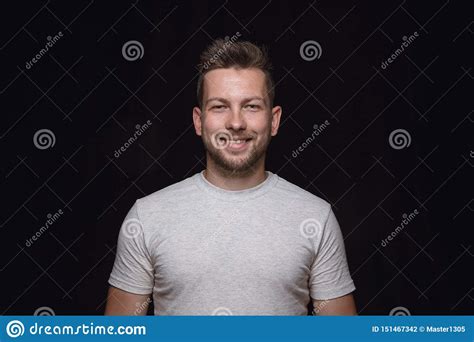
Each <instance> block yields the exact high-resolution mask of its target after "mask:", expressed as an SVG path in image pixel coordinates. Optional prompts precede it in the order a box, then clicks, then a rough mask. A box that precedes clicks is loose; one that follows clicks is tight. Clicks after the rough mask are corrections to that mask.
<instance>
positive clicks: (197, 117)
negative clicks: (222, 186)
mask: <svg viewBox="0 0 474 342" xmlns="http://www.w3.org/2000/svg"><path fill="white" fill-rule="evenodd" d="M202 101H203V102H202V103H203V104H202V109H200V108H198V107H195V108H194V110H193V120H194V125H195V129H196V134H198V135H200V136H202V140H203V143H204V147H205V149H206V151H207V153H208V156H209V157H210V158H211V161H212V162H213V163H215V164H216V165H217V166H218V167H220V168H221V169H222V170H223V171H225V172H227V173H230V174H233V175H244V174H248V173H251V171H252V170H253V169H254V168H255V167H256V166H257V165H258V163H259V162H261V161H262V159H264V158H265V153H266V150H267V147H268V144H269V143H270V140H271V137H272V136H274V135H276V134H277V131H278V125H279V122H280V116H281V108H280V107H274V108H270V103H269V98H268V95H267V89H266V84H265V74H264V72H263V71H261V70H260V69H255V68H250V69H235V68H229V69H215V70H211V71H209V72H208V73H206V75H205V76H204V83H203V99H202Z"/></svg>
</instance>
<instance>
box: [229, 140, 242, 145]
mask: <svg viewBox="0 0 474 342" xmlns="http://www.w3.org/2000/svg"><path fill="white" fill-rule="evenodd" d="M230 142H231V143H232V144H241V143H243V142H245V140H231V141H230Z"/></svg>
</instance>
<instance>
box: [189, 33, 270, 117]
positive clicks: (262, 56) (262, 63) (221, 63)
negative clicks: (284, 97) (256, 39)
mask: <svg viewBox="0 0 474 342" xmlns="http://www.w3.org/2000/svg"><path fill="white" fill-rule="evenodd" d="M237 36H240V33H239V32H237ZM235 40H237V38H236V35H234V36H232V37H231V38H230V39H229V38H227V37H226V39H216V40H214V41H213V42H212V43H211V44H210V45H209V46H208V47H207V48H206V49H205V50H204V51H203V52H202V53H201V57H200V63H199V65H198V69H199V74H200V75H199V79H198V83H197V100H198V103H199V106H200V107H201V108H202V105H203V103H202V97H203V83H204V75H205V74H206V73H207V72H209V71H211V70H214V69H222V68H232V67H234V68H240V69H247V68H257V69H260V70H262V71H263V72H264V74H265V84H266V86H267V93H268V98H269V100H270V101H269V104H270V106H273V99H274V98H275V90H274V83H273V78H272V75H271V70H272V65H271V63H270V60H269V58H268V53H267V50H266V48H265V47H259V46H257V45H255V44H253V43H251V42H248V41H242V42H236V41H235Z"/></svg>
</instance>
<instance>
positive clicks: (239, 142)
mask: <svg viewBox="0 0 474 342" xmlns="http://www.w3.org/2000/svg"><path fill="white" fill-rule="evenodd" d="M250 140H252V138H247V139H232V140H230V141H229V145H228V146H227V148H228V149H230V150H232V151H242V150H245V149H246V148H247V147H248V145H249V142H250Z"/></svg>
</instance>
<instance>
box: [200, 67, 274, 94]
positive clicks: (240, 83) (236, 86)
mask: <svg viewBox="0 0 474 342" xmlns="http://www.w3.org/2000/svg"><path fill="white" fill-rule="evenodd" d="M203 85H204V89H203V90H204V94H203V95H204V99H205V98H209V97H214V96H218V97H229V98H230V97H247V96H260V97H265V96H264V95H265V89H266V85H265V73H264V72H263V71H262V70H260V69H256V68H248V69H237V68H228V69H214V70H211V71H209V72H207V73H206V74H205V75H204V84H203Z"/></svg>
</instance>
